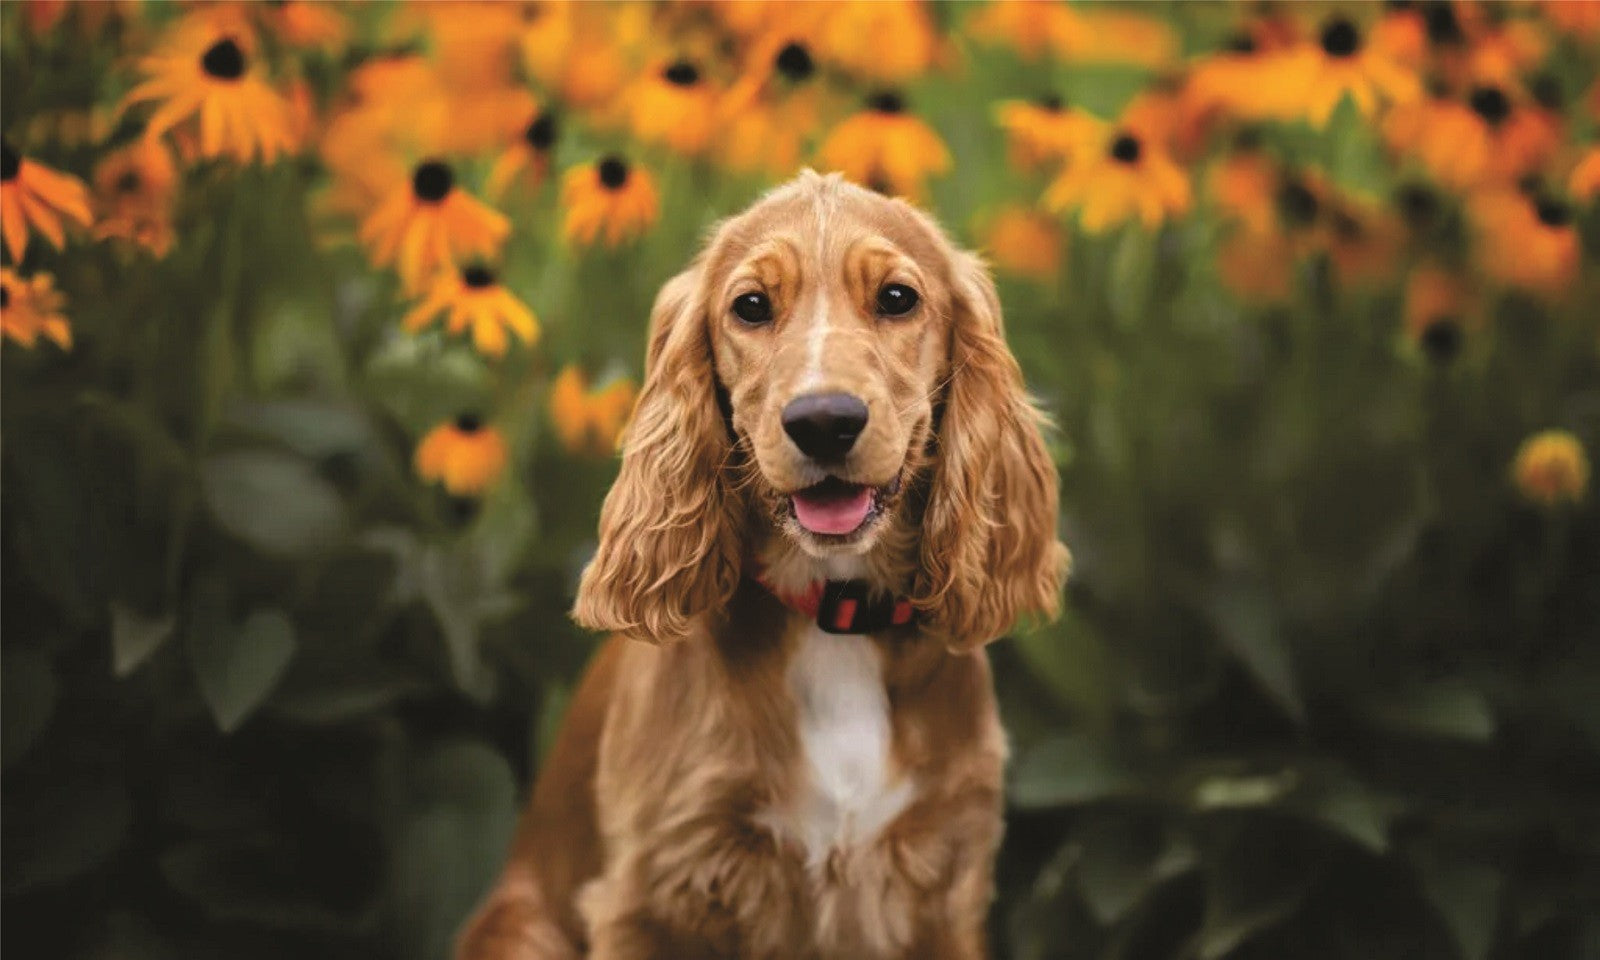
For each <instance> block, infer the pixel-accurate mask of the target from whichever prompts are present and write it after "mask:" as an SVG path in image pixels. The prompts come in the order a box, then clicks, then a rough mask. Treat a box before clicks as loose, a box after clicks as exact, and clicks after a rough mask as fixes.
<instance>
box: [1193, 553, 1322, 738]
mask: <svg viewBox="0 0 1600 960" xmlns="http://www.w3.org/2000/svg"><path fill="white" fill-rule="evenodd" d="M1206 612H1207V614H1209V616H1210V618H1211V622H1212V624H1213V625H1214V626H1215V627H1216V630H1217V635H1218V636H1219V637H1221V638H1222V642H1223V643H1224V644H1225V645H1226V646H1227V647H1228V649H1229V651H1231V652H1232V653H1233V655H1234V656H1235V657H1237V658H1238V660H1239V662H1241V663H1243V664H1244V666H1245V668H1246V669H1247V670H1249V672H1250V675H1251V676H1252V677H1254V678H1255V680H1256V682H1257V683H1259V684H1260V685H1261V688H1262V689H1263V690H1265V691H1266V692H1267V693H1268V694H1269V695H1270V696H1271V697H1272V699H1273V700H1274V701H1275V702H1276V703H1277V704H1278V706H1280V707H1281V708H1283V711H1284V713H1286V714H1288V715H1289V716H1290V717H1291V718H1292V719H1293V720H1294V721H1295V722H1296V723H1304V722H1305V718H1306V708H1305V703H1304V701H1303V700H1302V699H1301V696H1300V685H1299V683H1298V682H1297V681H1296V680H1295V674H1294V663H1293V661H1292V660H1291V659H1290V656H1289V648H1288V644H1287V643H1286V642H1285V640H1284V638H1283V634H1282V633H1281V631H1280V630H1279V628H1278V623H1277V618H1276V616H1275V615H1274V611H1273V606H1272V598H1271V597H1270V596H1269V595H1268V594H1267V592H1266V590H1265V589H1264V588H1263V587H1262V586H1260V585H1259V584H1256V583H1253V582H1249V581H1244V580H1237V579H1234V580H1223V581H1220V582H1218V583H1217V584H1216V585H1214V586H1213V588H1212V590H1211V593H1210V595H1209V596H1208V597H1207V601H1206Z"/></svg>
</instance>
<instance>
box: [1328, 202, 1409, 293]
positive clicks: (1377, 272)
mask: <svg viewBox="0 0 1600 960" xmlns="http://www.w3.org/2000/svg"><path fill="white" fill-rule="evenodd" d="M1327 224H1328V226H1327V231H1326V235H1325V236H1324V237H1323V238H1322V243H1323V247H1324V249H1326V250H1327V253H1328V260H1329V262H1331V263H1332V264H1333V271H1334V275H1335V276H1337V277H1338V278H1339V282H1340V283H1342V284H1344V285H1346V286H1360V285H1364V284H1365V285H1370V284H1374V283H1382V282H1386V281H1388V280H1390V279H1392V278H1393V277H1394V275H1395V270H1396V268H1397V266H1398V265H1399V262H1400V244H1401V241H1402V239H1403V231H1402V229H1401V225H1400V222H1399V220H1398V218H1396V217H1395V216H1393V215H1392V214H1390V213H1389V212H1388V211H1387V210H1385V209H1383V208H1382V207H1381V206H1379V205H1377V204H1375V203H1371V202H1366V201H1358V200H1357V199H1355V198H1352V197H1348V196H1346V197H1343V198H1340V200H1339V201H1338V202H1336V203H1334V204H1333V206H1332V209H1331V210H1330V211H1329V212H1328V216H1327Z"/></svg>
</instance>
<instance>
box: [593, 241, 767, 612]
mask: <svg viewBox="0 0 1600 960" xmlns="http://www.w3.org/2000/svg"><path fill="white" fill-rule="evenodd" d="M701 287H702V269H701V266H700V264H699V262H698V261H697V262H696V263H694V264H691V265H690V267H689V268H688V269H687V270H685V271H684V272H683V273H680V274H678V275H677V276H676V277H673V278H672V279H671V280H669V281H668V282H667V284H666V285H665V286H664V287H662V288H661V293H660V294H659V295H658V296H657V297H656V303H655V308H654V310H653V311H652V312H651V316H650V344H649V349H648V352H647V354H646V357H645V377H644V386H643V388H642V389H641V390H640V391H639V404H638V406H637V407H636V408H635V409H634V414H633V421H632V423H631V424H630V425H629V426H628V430H627V433H626V435H625V436H624V439H623V445H622V469H621V471H620V472H619V473H618V475H617V480H616V483H614V484H612V487H611V492H610V493H608V494H607V495H606V501H605V506H604V507H602V508H601V511H600V544H599V547H598V548H597V549H596V551H595V555H594V559H593V560H591V561H590V562H589V565H588V567H587V568H585V569H584V571H583V579H582V581H581V582H580V584H579V585H578V599H577V603H576V604H575V605H574V606H573V610H572V616H573V618H574V619H575V620H577V622H578V623H580V624H582V625H583V626H585V627H588V628H589V629H591V630H608V631H615V632H617V633H621V634H623V635H624V636H627V637H631V638H633V639H637V640H647V641H650V642H651V643H668V642H672V641H676V640H681V639H683V638H684V637H686V636H687V635H688V633H689V630H690V626H691V624H692V623H693V621H694V618H695V617H696V616H698V615H699V614H701V613H703V612H705V611H706V610H709V609H713V608H719V607H722V606H724V605H725V604H726V603H727V601H728V600H729V599H730V598H731V597H732V596H733V592H734V589H735V588H736V587H737V586H738V583H739V575H740V562H739V542H738V536H737V533H738V531H737V526H736V524H737V517H738V508H737V504H736V502H735V498H734V496H733V492H732V488H731V485H730V483H729V481H728V479H727V478H726V477H725V476H724V469H723V468H724V465H725V464H726V463H727V462H728V459H729V455H730V453H731V449H730V448H731V444H732V441H731V440H730V438H729V436H728V430H727V426H726V424H725V422H724V420H723V416H722V413H721V409H720V407H719V406H718V404H717V398H716V386H715V384H716V373H715V370H714V368H713V365H712V359H711V339H710V330H709V328H708V318H707V316H706V308H705V300H704V294H703V292H702V289H701Z"/></svg>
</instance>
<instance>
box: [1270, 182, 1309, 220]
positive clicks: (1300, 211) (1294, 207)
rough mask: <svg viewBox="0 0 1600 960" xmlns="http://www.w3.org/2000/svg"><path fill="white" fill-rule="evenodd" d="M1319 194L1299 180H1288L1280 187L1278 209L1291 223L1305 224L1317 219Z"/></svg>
mask: <svg viewBox="0 0 1600 960" xmlns="http://www.w3.org/2000/svg"><path fill="white" fill-rule="evenodd" d="M1318 206H1319V204H1318V203H1317V195H1316V194H1314V193H1312V192H1311V188H1310V187H1308V186H1306V185H1305V184H1304V183H1302V182H1301V181H1299V180H1286V181H1284V183H1283V186H1281V187H1279V188H1278V210H1279V211H1281V212H1282V214H1283V218H1284V219H1285V220H1287V221H1289V222H1290V223H1293V224H1298V225H1300V226H1305V225H1307V224H1309V223H1311V222H1312V221H1313V220H1315V219H1317V208H1318Z"/></svg>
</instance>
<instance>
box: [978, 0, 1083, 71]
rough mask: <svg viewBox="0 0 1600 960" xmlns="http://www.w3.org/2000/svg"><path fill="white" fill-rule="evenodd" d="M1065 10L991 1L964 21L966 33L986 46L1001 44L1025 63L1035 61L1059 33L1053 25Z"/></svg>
mask: <svg viewBox="0 0 1600 960" xmlns="http://www.w3.org/2000/svg"><path fill="white" fill-rule="evenodd" d="M1065 11H1066V7H1065V5H1064V4H1059V3H1038V2H1036V0H993V2H991V3H985V4H982V5H981V6H979V7H978V8H977V10H976V12H974V13H973V15H972V17H971V18H970V19H968V20H967V32H968V33H969V34H971V35H972V36H973V37H975V38H977V39H978V40H980V41H982V42H985V43H994V44H1004V45H1006V46H1008V47H1010V48H1011V49H1012V50H1015V51H1016V52H1017V53H1018V54H1020V55H1021V56H1022V58H1023V59H1024V60H1037V59H1039V56H1040V55H1041V54H1043V53H1044V52H1045V51H1047V50H1049V49H1050V48H1051V41H1052V38H1054V37H1056V36H1057V35H1058V34H1060V33H1061V32H1062V31H1061V29H1060V28H1059V27H1058V26H1057V25H1056V21H1057V20H1059V19H1061V18H1062V17H1063V16H1064V15H1069V14H1066V13H1065Z"/></svg>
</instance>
